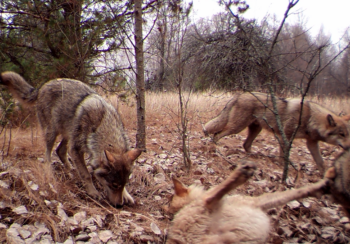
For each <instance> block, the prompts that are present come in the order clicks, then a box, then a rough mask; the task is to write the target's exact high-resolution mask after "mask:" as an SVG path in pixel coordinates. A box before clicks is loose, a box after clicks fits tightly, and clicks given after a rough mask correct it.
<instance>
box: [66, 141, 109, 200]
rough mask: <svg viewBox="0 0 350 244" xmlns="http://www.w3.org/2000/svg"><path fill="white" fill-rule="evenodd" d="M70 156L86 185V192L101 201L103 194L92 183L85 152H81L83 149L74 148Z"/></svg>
mask: <svg viewBox="0 0 350 244" xmlns="http://www.w3.org/2000/svg"><path fill="white" fill-rule="evenodd" d="M70 155H71V156H72V159H73V163H74V165H75V168H76V171H77V172H78V174H79V176H80V179H81V180H82V182H83V184H84V187H85V190H86V192H87V193H88V194H89V195H90V196H91V197H93V198H95V199H101V198H102V197H101V194H100V193H99V192H98V191H97V190H96V188H95V186H94V184H93V183H92V179H91V176H90V173H89V171H88V170H87V168H86V165H85V161H84V152H83V151H82V150H81V148H79V147H74V146H73V148H72V149H71V150H70Z"/></svg>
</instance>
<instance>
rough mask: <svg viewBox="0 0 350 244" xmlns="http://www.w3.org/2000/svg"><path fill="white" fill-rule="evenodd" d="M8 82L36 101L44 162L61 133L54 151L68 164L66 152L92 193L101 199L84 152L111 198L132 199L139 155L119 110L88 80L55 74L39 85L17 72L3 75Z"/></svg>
mask: <svg viewBox="0 0 350 244" xmlns="http://www.w3.org/2000/svg"><path fill="white" fill-rule="evenodd" d="M0 84H2V85H5V86H6V87H7V88H8V90H9V91H10V92H11V93H12V94H13V96H14V97H15V98H16V99H18V100H19V101H20V102H21V103H22V104H23V105H27V106H30V105H35V107H36V113H37V117H38V120H39V123H40V126H41V128H42V129H43V134H44V138H45V142H46V161H47V162H49V163H50V162H51V151H52V148H53V145H54V143H55V140H56V138H57V136H58V135H62V141H61V143H60V144H59V146H58V148H57V149H56V152H57V154H58V156H59V158H60V160H61V161H62V162H63V163H64V164H66V166H68V165H69V164H68V159H67V152H69V154H70V156H71V157H72V161H73V163H74V165H75V167H76V169H77V172H78V173H79V176H80V178H81V179H82V181H83V183H84V184H85V188H86V190H87V192H88V194H89V195H91V196H93V197H95V198H100V197H101V196H100V193H99V192H98V191H97V190H96V189H95V187H94V186H93V183H92V179H91V176H90V174H89V172H88V170H87V168H86V164H85V160H84V153H88V154H90V155H91V156H92V160H91V162H92V165H93V168H94V174H95V176H96V177H97V178H98V179H99V181H100V182H101V184H102V185H103V186H104V188H105V190H106V191H107V197H108V199H109V201H110V202H111V203H112V204H114V205H117V206H121V205H123V203H124V200H126V201H129V202H133V199H132V197H131V196H130V195H129V194H128V192H127V191H126V189H125V184H126V183H127V182H128V178H129V175H130V173H131V170H132V167H133V161H134V160H135V159H136V158H137V157H138V156H139V155H140V154H141V150H139V149H130V147H129V145H128V138H127V135H126V134H125V130H124V126H123V122H122V120H121V118H120V115H119V113H118V112H117V110H116V109H115V108H114V107H113V106H112V105H110V104H109V103H107V102H106V101H105V100H104V99H103V98H102V97H100V96H99V95H98V94H97V93H96V92H95V91H94V90H93V89H91V88H90V87H89V86H87V85H86V84H84V83H82V82H80V81H77V80H73V79H55V80H51V81H49V82H47V83H45V84H44V85H43V86H42V87H41V88H40V89H39V90H37V89H35V88H33V87H32V86H30V85H29V84H28V83H27V82H26V81H25V80H24V79H23V78H22V77H21V76H20V75H18V74H16V73H14V72H4V73H2V74H1V78H0Z"/></svg>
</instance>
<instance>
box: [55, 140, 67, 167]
mask: <svg viewBox="0 0 350 244" xmlns="http://www.w3.org/2000/svg"><path fill="white" fill-rule="evenodd" d="M67 151H68V140H67V139H65V138H63V139H62V141H61V142H60V144H59V145H58V147H57V149H56V153H57V155H58V157H59V158H60V160H61V162H62V163H63V164H64V165H66V166H68V167H70V164H69V162H68V157H67Z"/></svg>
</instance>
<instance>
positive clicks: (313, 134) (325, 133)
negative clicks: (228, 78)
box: [203, 92, 350, 175]
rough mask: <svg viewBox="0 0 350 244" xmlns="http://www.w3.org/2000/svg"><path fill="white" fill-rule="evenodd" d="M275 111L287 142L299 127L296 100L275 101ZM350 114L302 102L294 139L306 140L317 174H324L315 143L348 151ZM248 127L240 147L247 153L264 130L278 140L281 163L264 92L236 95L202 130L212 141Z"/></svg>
mask: <svg viewBox="0 0 350 244" xmlns="http://www.w3.org/2000/svg"><path fill="white" fill-rule="evenodd" d="M276 106H277V111H278V114H279V116H280V119H281V122H282V126H283V130H284V132H285V135H286V137H287V139H288V140H289V139H290V138H291V137H292V135H293V133H294V131H295V130H296V128H297V127H298V125H299V117H300V111H301V109H300V107H301V106H300V99H296V98H289V99H283V98H277V101H276ZM349 120H350V115H346V116H342V117H339V116H337V115H336V114H334V113H333V112H331V111H329V110H328V109H326V108H324V107H322V106H321V105H319V104H317V103H314V102H311V101H304V104H303V110H302V116H301V120H300V126H299V128H298V130H297V133H296V135H295V138H304V139H306V145H307V148H308V149H309V151H310V153H311V155H312V157H313V159H314V160H315V162H316V164H317V167H318V169H319V171H320V173H321V174H322V175H323V174H324V164H323V159H322V157H321V154H320V151H319V147H318V141H323V142H326V143H329V144H332V145H338V146H340V147H342V148H343V149H345V150H347V149H349V148H350V137H349V127H348V124H347V122H348V121H349ZM246 127H248V137H247V139H246V140H245V142H244V144H243V147H244V149H245V151H246V152H248V153H251V146H252V143H253V141H254V139H255V138H256V137H257V136H258V134H259V133H260V132H261V130H262V129H263V128H264V129H267V130H269V131H272V132H275V133H276V134H277V135H278V136H279V140H280V160H283V156H284V152H283V149H282V147H281V145H282V144H283V142H282V139H281V134H280V131H279V129H278V125H277V122H276V116H275V114H274V110H273V105H272V102H271V96H269V95H268V94H265V93H256V92H253V93H248V92H246V93H242V94H236V95H234V97H233V98H232V99H231V100H230V101H229V102H228V103H227V104H226V106H225V107H224V109H223V110H222V111H221V113H220V114H219V115H218V116H217V117H215V118H214V119H212V120H210V121H209V122H207V123H206V124H205V125H204V127H203V131H204V134H205V135H208V134H214V138H213V140H214V142H215V143H216V142H217V141H218V140H219V139H220V138H222V137H224V136H227V135H231V134H237V133H239V132H241V131H242V130H243V129H245V128H246Z"/></svg>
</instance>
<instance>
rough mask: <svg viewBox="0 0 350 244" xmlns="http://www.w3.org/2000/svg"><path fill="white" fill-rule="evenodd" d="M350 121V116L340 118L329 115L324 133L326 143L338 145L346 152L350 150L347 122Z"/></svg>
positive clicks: (349, 134)
mask: <svg viewBox="0 0 350 244" xmlns="http://www.w3.org/2000/svg"><path fill="white" fill-rule="evenodd" d="M349 120H350V115H347V116H343V117H338V116H332V115H330V114H328V115H327V125H326V127H325V131H324V132H323V134H324V135H323V137H324V141H325V142H327V143H329V144H333V145H338V146H340V147H342V148H343V149H345V150H348V149H350V133H349V126H348V123H347V121H349Z"/></svg>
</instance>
